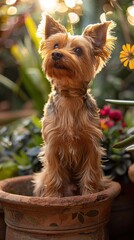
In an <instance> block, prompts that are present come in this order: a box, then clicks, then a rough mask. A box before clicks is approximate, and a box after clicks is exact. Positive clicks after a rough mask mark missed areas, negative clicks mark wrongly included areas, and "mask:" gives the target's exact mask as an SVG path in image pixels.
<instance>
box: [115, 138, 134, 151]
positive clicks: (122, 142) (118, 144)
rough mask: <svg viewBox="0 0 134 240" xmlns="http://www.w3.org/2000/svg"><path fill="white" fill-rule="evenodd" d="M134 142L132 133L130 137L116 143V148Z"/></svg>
mask: <svg viewBox="0 0 134 240" xmlns="http://www.w3.org/2000/svg"><path fill="white" fill-rule="evenodd" d="M133 143H134V135H131V136H130V137H128V138H126V139H124V140H123V141H120V142H118V143H116V144H114V146H113V147H114V148H123V147H127V146H129V145H130V144H133Z"/></svg>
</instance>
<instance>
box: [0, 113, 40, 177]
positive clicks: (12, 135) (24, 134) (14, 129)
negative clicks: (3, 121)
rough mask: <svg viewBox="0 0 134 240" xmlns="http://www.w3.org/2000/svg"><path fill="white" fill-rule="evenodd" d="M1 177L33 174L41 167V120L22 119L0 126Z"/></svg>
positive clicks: (35, 118) (34, 118)
mask: <svg viewBox="0 0 134 240" xmlns="http://www.w3.org/2000/svg"><path fill="white" fill-rule="evenodd" d="M0 142H1V146H0V179H4V178H7V177H13V176H17V175H26V174H31V173H32V172H33V171H37V170H39V169H40V167H41V165H40V162H39V161H38V153H39V151H40V145H41V143H42V139H41V133H40V120H39V119H38V118H37V117H33V118H27V119H22V120H19V121H16V122H14V123H12V124H10V125H8V126H6V127H1V128H0Z"/></svg>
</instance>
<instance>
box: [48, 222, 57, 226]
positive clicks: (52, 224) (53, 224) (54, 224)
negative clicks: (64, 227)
mask: <svg viewBox="0 0 134 240" xmlns="http://www.w3.org/2000/svg"><path fill="white" fill-rule="evenodd" d="M49 226H50V227H58V224H57V223H51V224H50V225H49Z"/></svg>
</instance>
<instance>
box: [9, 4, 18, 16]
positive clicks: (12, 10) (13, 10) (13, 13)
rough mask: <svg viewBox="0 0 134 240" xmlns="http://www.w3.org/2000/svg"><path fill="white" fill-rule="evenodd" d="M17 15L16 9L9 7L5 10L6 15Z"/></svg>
mask: <svg viewBox="0 0 134 240" xmlns="http://www.w3.org/2000/svg"><path fill="white" fill-rule="evenodd" d="M16 13H17V8H16V7H13V6H12V7H9V8H8V10H7V14H8V15H15V14H16Z"/></svg>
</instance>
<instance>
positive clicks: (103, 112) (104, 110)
mask: <svg viewBox="0 0 134 240" xmlns="http://www.w3.org/2000/svg"><path fill="white" fill-rule="evenodd" d="M110 109H111V108H110V106H109V105H108V106H104V107H103V108H102V109H101V110H100V114H101V116H104V117H105V116H108V115H109V112H110Z"/></svg>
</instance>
